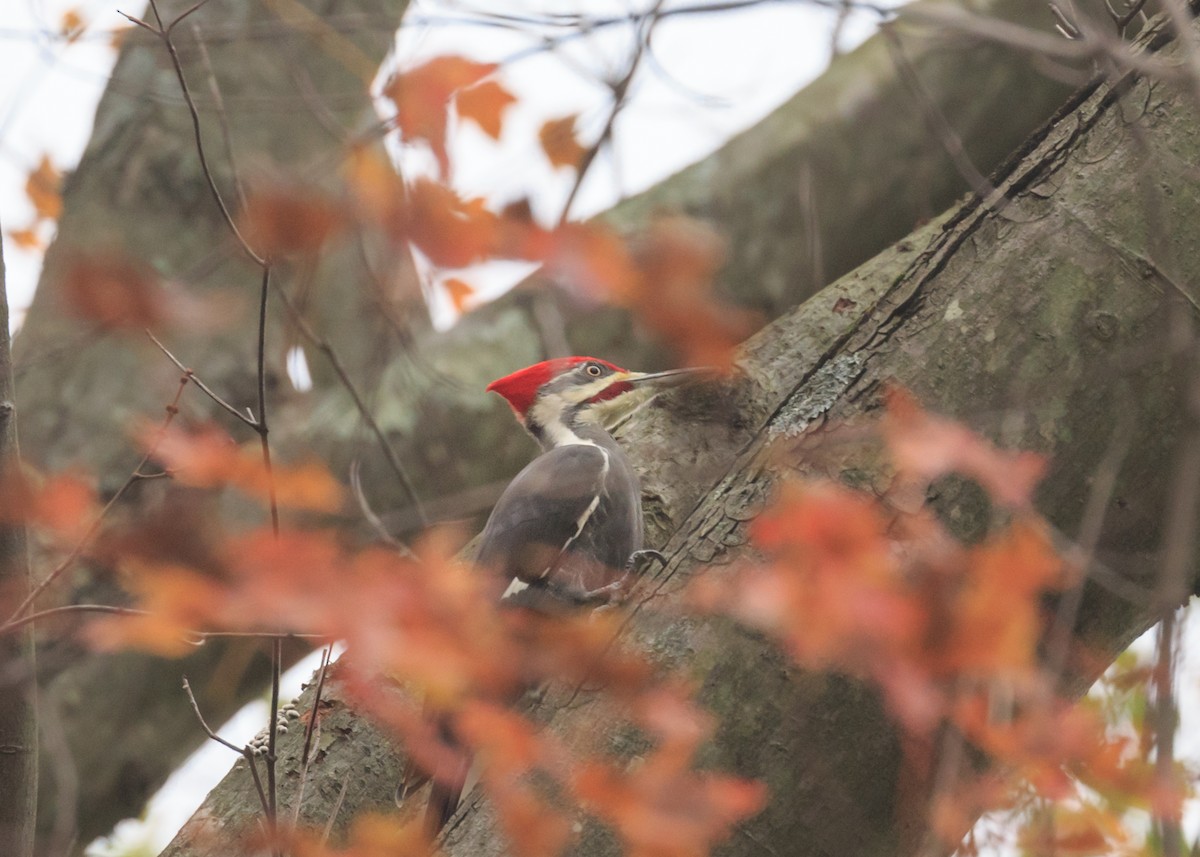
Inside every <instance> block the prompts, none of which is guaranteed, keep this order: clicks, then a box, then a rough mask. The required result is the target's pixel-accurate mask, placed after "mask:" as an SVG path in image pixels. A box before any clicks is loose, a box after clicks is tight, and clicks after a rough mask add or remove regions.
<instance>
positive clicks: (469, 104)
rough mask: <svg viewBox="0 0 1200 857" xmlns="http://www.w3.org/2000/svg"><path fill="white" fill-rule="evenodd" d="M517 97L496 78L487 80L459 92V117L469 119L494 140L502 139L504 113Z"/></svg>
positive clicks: (456, 102) (457, 105)
mask: <svg viewBox="0 0 1200 857" xmlns="http://www.w3.org/2000/svg"><path fill="white" fill-rule="evenodd" d="M516 102H517V99H516V97H515V96H513V94H512V93H511V92H509V91H508V90H507V89H505V88H504V87H503V86H501V85H500V84H499V83H497V82H496V81H494V80H485V81H484V82H483V83H478V84H476V85H475V86H472V87H470V88H469V89H464V90H462V91H461V92H459V93H458V97H457V98H456V99H455V106H456V107H457V108H458V118H459V119H469V120H471V121H472V122H474V123H475V124H476V125H478V126H479V128H480V129H481V130H482V131H483V133H485V134H487V135H488V136H489V137H491V138H492V139H493V140H499V139H500V132H501V130H502V129H503V125H504V113H505V111H507V110H508V108H509V107H511V106H512V105H513V104H516Z"/></svg>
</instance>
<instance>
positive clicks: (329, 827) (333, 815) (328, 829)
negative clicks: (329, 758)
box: [321, 774, 350, 848]
mask: <svg viewBox="0 0 1200 857" xmlns="http://www.w3.org/2000/svg"><path fill="white" fill-rule="evenodd" d="M349 787H350V775H349V774H346V778H345V779H344V780H342V790H341V791H340V792H338V796H337V800H335V801H334V802H333V809H332V810H330V812H329V820H328V821H326V822H325V831H324V833H322V834H321V847H322V848H324V847H325V843H327V842H328V841H329V837H330V835H332V833H333V823H334V822H335V821H337V817H338V814H339V813H340V812H341V811H342V802H343V801H345V800H346V789H348V788H349Z"/></svg>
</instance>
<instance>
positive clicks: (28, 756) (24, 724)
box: [0, 251, 38, 857]
mask: <svg viewBox="0 0 1200 857" xmlns="http://www.w3.org/2000/svg"><path fill="white" fill-rule="evenodd" d="M15 417H16V402H15V397H14V395H13V371H12V344H11V342H10V340H9V335H8V292H7V290H6V289H5V285H4V254H3V252H2V251H0V482H7V481H8V480H10V479H12V478H14V477H15V476H16V475H17V473H18V469H19V467H20V450H19V449H18V447H17V421H16V419H15ZM0 591H2V592H4V593H6V595H7V596H8V598H6V599H5V601H4V604H6V605H8V604H17V603H19V602H20V601H21V600H22V599H24V598H25V596H26V595H27V594H28V592H29V554H28V552H27V550H26V546H25V528H24V527H23V526H21V525H16V524H12V523H7V524H4V525H3V526H0ZM6 609H11V608H6ZM33 665H34V656H33V629H32V628H29V629H27V630H25V631H23V632H21V633H18V634H14V635H13V636H10V637H3V638H0V674H3V676H4V678H3V679H0V794H2V795H4V799H3V800H0V854H11V855H13V857H29V855H31V854H32V853H33V839H34V819H35V817H36V815H35V812H34V810H35V799H36V797H37V778H38V769H37V759H38V752H37V749H38V729H37V705H36V702H35V696H34V683H33V681H32V680H31V678H32V675H33Z"/></svg>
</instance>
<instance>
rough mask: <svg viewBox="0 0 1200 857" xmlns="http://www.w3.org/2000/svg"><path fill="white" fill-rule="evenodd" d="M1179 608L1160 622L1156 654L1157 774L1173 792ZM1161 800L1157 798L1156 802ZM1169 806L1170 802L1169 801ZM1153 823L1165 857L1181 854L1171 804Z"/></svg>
mask: <svg viewBox="0 0 1200 857" xmlns="http://www.w3.org/2000/svg"><path fill="white" fill-rule="evenodd" d="M1178 615H1179V614H1178V610H1176V609H1172V610H1169V611H1168V612H1167V613H1166V614H1165V615H1164V616H1163V618H1162V621H1161V622H1160V623H1159V625H1158V639H1157V642H1156V643H1155V656H1154V708H1153V710H1152V711H1151V720H1152V723H1153V724H1154V778H1155V780H1156V781H1157V782H1156V786H1157V790H1158V793H1159V794H1162V795H1170V794H1174V793H1175V792H1176V789H1175V781H1176V778H1175V731H1176V729H1177V728H1178V726H1179V709H1178V707H1177V706H1176V703H1175V655H1176V653H1177V652H1178V650H1179V647H1178V642H1179V641H1178V632H1179V623H1178ZM1157 804H1158V802H1156V805H1157ZM1168 806H1169V804H1168ZM1154 825H1155V827H1156V828H1157V831H1158V841H1159V847H1160V848H1161V849H1162V855H1163V857H1180V853H1181V845H1182V842H1181V830H1180V826H1179V819H1178V818H1177V817H1176V816H1175V814H1174V812H1172V811H1171V809H1170V808H1166V809H1165V811H1163V810H1156V811H1155V813H1154Z"/></svg>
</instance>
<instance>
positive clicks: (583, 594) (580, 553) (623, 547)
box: [426, 357, 694, 832]
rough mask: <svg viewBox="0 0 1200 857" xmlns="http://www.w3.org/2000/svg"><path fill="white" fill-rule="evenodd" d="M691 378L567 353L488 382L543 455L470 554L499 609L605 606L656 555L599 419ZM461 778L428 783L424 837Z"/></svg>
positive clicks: (448, 806)
mask: <svg viewBox="0 0 1200 857" xmlns="http://www.w3.org/2000/svg"><path fill="white" fill-rule="evenodd" d="M691 372H694V370H688V369H677V370H672V371H667V372H655V373H644V372H630V371H628V370H625V369H622V368H620V367H619V366H614V365H613V364H612V363H609V362H607V361H604V360H599V359H597V358H595V357H565V358H562V359H558V360H547V361H545V362H542V363H537V364H535V365H533V366H529V367H527V368H525V369H521V370H520V371H518V372H514V373H513V374H511V375H506V376H505V377H503V378H500V379H499V380H496V381H493V382H492V383H491V384H489V385H488V387H487V389H488V390H489V391H490V392H495V393H499V394H500V395H501V396H503V397H504V398H505V399H506V400H507V401H508V403H509V405H511V406H512V409H513V412H514V413H515V414H516V417H517V419H518V420H519V421H520V422H521V424H522V425H523V426H524V427H525V428H526V429H527V430H528V431H529V433H530V434H532V435H533V436H534V438H535V439H536V440H537V441H538V443H539V444H541V446H542V449H543V452H542V454H541V455H539V456H538V457H537V458H535V459H534V460H533V461H532V462H530V463H529V464H528V465H526V467H525V469H524V470H522V471H521V472H520V473H518V474H517V476H516V477H515V478H514V479H513V481H512V482H511V483H509V485H508V487H507V488H506V489H505V490H504V493H503V494H501V495H500V499H499V500H498V501H497V502H496V505H495V507H494V508H493V509H492V514H491V516H490V517H489V518H488V522H487V526H485V527H484V530H483V536H482V537H481V539H480V542H479V548H478V551H477V554H476V558H475V561H476V564H477V565H478V566H479V567H480V568H481V569H483V570H484V571H485V572H487V573H490V574H494V575H497V576H498V577H500V578H501V579H502V581H508V582H509V583H508V589H507V590H506V591H505V593H504V598H505V600H506V602H507V603H510V604H513V606H517V605H520V606H524V607H527V608H531V609H534V610H551V611H552V610H557V609H563V608H567V607H570V606H571V605H579V606H582V605H600V604H605V603H609V602H611V601H613V600H616V599H617V598H618V597H619V596H620V594H621V591H622V589H623V587H624V583H625V581H626V580H627V579H628V578H629V575H630V573H631V572H634V571H636V570H637V566H638V563H639V561H640V560H641V559H643V558H644V557H646V556H647V555H657V552H655V551H644V550H643V549H642V500H641V488H640V486H639V483H638V477H637V473H636V472H635V471H634V469H633V466H632V465H631V464H630V462H629V459H628V458H627V457H626V456H625V453H624V452H623V451H622V450H621V448H620V446H618V445H617V442H616V441H615V440H614V439H613V437H612V435H610V434H609V433H608V431H607V430H606V428H605V420H606V419H609V418H611V417H612V416H613V415H614V414H619V413H620V412H621V410H622V409H623V405H625V404H627V403H628V398H627V397H626V394H627V393H631V392H632V391H633V390H634V389H635V388H637V387H638V386H640V385H641V384H645V383H647V382H651V381H657V380H661V379H666V378H673V379H678V378H680V377H682V376H684V375H686V374H689V373H691ZM660 558H661V557H660ZM443 731H446V729H445V726H443ZM447 737H449V736H447ZM466 779H467V770H466V765H465V764H464V765H463V766H462V767H461V768H460V769H459V770H457V771H454V772H445V771H443V772H439V773H438V775H436V776H435V777H434V783H433V787H432V792H431V794H430V798H429V808H428V810H427V813H426V817H427V822H428V824H429V828H430V830H431V831H432V832H437V831H439V830H441V828H442V827H444V826H445V824H446V822H447V821H448V820H449V819H450V816H452V815H453V814H454V810H455V809H456V808H457V806H458V802H459V800H460V798H461V796H462V792H463V790H464V786H465V785H466Z"/></svg>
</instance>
